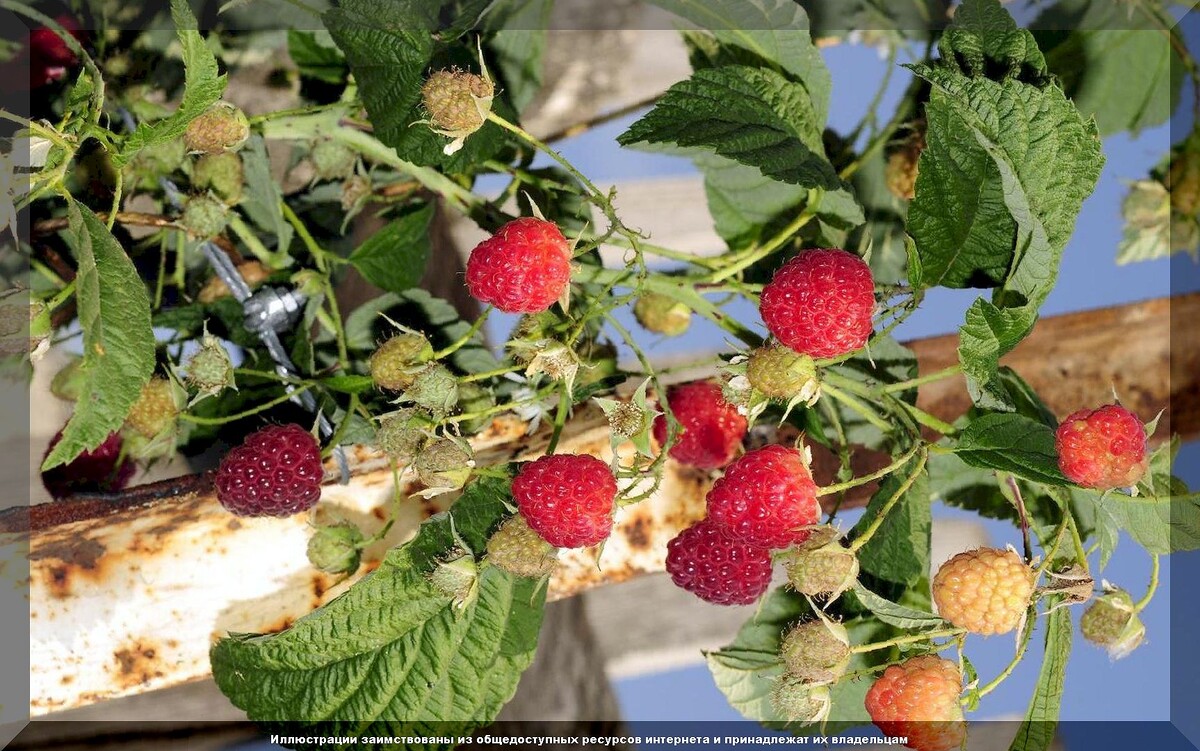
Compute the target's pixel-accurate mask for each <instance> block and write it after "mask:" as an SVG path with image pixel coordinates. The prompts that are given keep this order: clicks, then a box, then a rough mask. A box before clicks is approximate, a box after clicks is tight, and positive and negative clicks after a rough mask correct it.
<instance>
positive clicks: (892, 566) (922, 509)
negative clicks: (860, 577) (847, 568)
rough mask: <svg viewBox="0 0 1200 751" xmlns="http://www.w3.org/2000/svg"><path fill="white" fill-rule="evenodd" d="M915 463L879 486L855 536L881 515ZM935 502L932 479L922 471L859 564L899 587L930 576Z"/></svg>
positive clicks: (864, 550)
mask: <svg viewBox="0 0 1200 751" xmlns="http://www.w3.org/2000/svg"><path fill="white" fill-rule="evenodd" d="M915 463H916V460H915V459H914V460H913V461H910V462H909V463H908V464H906V465H904V467H901V468H900V469H898V470H896V471H895V472H893V473H891V474H890V475H888V476H887V478H886V479H884V481H883V482H882V483H880V484H879V490H877V491H875V495H873V496H871V500H870V502H869V503H868V504H867V508H866V511H865V512H864V513H863V516H862V518H861V519H859V521H858V523H857V524H855V525H854V529H853V530H851V535H854V534H856V533H857V534H861V533H862V532H863V530H865V529H866V528H867V527H868V526H869V525H870V524H871V523H872V522H873V521H874V520H875V519H876V518H877V517H878V516H879V512H880V510H881V509H882V508H883V505H884V504H885V503H887V501H888V499H890V498H891V497H892V496H893V495H894V494H895V493H896V491H897V490H899V488H900V486H901V484H903V482H904V481H905V479H907V478H908V476H909V474H910V472H911V468H912V466H913V465H914V464H915ZM932 500H933V498H932V495H931V494H930V492H929V477H928V475H926V474H925V473H924V472H922V473H921V475H920V476H919V477H918V478H917V479H916V481H915V482H914V483H913V484H912V486H911V487H910V488H909V489H908V490H907V491H906V492H905V493H904V496H903V497H902V498H901V499H900V501H899V502H898V503H897V505H896V506H894V507H893V508H892V509H891V511H890V512H889V513H888V515H887V517H886V518H885V519H884V521H883V525H882V526H881V527H880V528H879V529H878V530H877V531H876V532H875V534H874V535H873V536H872V537H871V539H870V540H868V541H867V543H866V544H865V545H863V546H862V548H861V549H860V550H859V551H858V562H859V565H860V566H861V567H862V570H863V571H866V572H867V573H869V574H873V575H874V576H876V577H878V578H880V579H884V580H886V581H890V582H895V583H897V584H912V583H914V582H916V581H917V580H918V579H920V578H921V577H922V576H926V575H927V574H928V573H929V546H930V537H929V535H930V530H931V529H932V527H933V512H932V510H931V509H932Z"/></svg>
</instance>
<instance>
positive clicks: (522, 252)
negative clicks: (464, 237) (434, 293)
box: [467, 216, 571, 313]
mask: <svg viewBox="0 0 1200 751" xmlns="http://www.w3.org/2000/svg"><path fill="white" fill-rule="evenodd" d="M570 282H571V251H570V247H569V245H568V244H567V239H566V238H565V237H563V234H562V232H561V231H559V229H558V227H557V226H555V224H554V223H553V222H547V221H546V220H544V219H536V218H534V217H528V216H527V217H522V218H520V219H515V220H513V221H511V222H509V223H508V224H506V225H504V226H503V227H501V228H500V229H499V230H498V231H497V232H496V234H494V235H492V236H491V237H490V238H488V239H487V240H484V241H483V242H481V243H479V245H476V246H475V249H474V250H472V251H471V257H470V258H469V259H468V260H467V289H469V290H470V291H471V294H472V295H473V296H474V297H475V299H477V300H480V301H482V302H485V303H491V304H492V305H495V306H496V307H497V308H499V309H500V310H503V311H504V312H506V313H537V312H539V311H542V310H546V309H548V308H549V307H550V306H552V305H554V303H555V302H556V301H557V300H558V299H559V298H560V297H562V295H563V292H564V291H565V290H566V288H567V285H569V284H570Z"/></svg>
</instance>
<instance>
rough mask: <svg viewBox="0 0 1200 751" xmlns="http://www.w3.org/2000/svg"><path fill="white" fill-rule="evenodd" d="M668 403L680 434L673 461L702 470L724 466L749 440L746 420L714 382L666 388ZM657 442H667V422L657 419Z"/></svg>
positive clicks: (671, 453) (697, 382)
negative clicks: (745, 441)
mask: <svg viewBox="0 0 1200 751" xmlns="http://www.w3.org/2000/svg"><path fill="white" fill-rule="evenodd" d="M667 404H668V405H669V406H670V407H671V413H672V414H674V415H675V419H676V420H678V421H679V425H680V428H681V431H680V433H679V435H678V436H677V437H676V440H675V445H674V446H672V447H671V451H670V455H671V458H672V459H674V460H675V461H677V462H679V463H680V464H687V465H690V466H692V467H699V468H701V469H716V468H717V467H724V466H725V465H726V464H728V463H729V462H730V461H731V460H732V459H733V457H734V455H735V454H737V450H738V447H740V446H741V445H742V439H743V438H745V437H746V427H747V425H746V418H745V416H744V415H742V414H741V413H740V412H738V410H737V407H735V406H733V405H732V404H730V403H729V402H727V401H725V397H724V396H723V395H722V394H721V387H720V386H718V385H717V384H715V383H713V382H712V381H692V382H691V383H683V384H679V385H677V386H672V387H671V388H669V389H667ZM654 440H656V441H658V443H659V444H660V445H663V444H665V443H666V442H667V420H666V418H665V417H662V416H661V415H660V416H659V417H658V418H656V419H655V420H654Z"/></svg>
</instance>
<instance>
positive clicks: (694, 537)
mask: <svg viewBox="0 0 1200 751" xmlns="http://www.w3.org/2000/svg"><path fill="white" fill-rule="evenodd" d="M667 573H668V574H670V575H671V581H673V582H675V585H676V586H678V587H681V588H683V589H686V590H687V591H689V592H691V593H692V594H694V595H696V596H697V597H699V598H700V599H701V600H705V601H707V602H711V603H713V604H716V605H749V604H751V603H753V602H754V601H755V600H757V599H758V598H759V597H762V595H763V593H764V592H766V591H767V588H768V587H770V586H771V554H770V552H768V551H767V550H766V549H764V548H756V547H752V546H750V545H744V544H742V543H740V542H735V541H734V540H731V539H730V538H729V536H728V535H727V534H726V533H725V531H724V530H722V529H720V528H719V527H717V525H715V524H713V523H712V522H711V521H708V520H705V521H702V522H698V523H696V524H693V525H692V526H690V527H688V528H687V529H685V530H683V531H682V532H680V533H679V534H678V535H676V536H675V539H673V540H671V541H670V542H669V543H667Z"/></svg>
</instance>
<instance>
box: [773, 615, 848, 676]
mask: <svg viewBox="0 0 1200 751" xmlns="http://www.w3.org/2000/svg"><path fill="white" fill-rule="evenodd" d="M779 656H780V657H781V658H782V659H783V664H784V666H785V667H786V668H787V671H788V673H789V674H790V675H791V676H793V677H794V678H798V679H800V680H802V681H804V682H805V683H809V684H826V683H833V682H834V681H836V680H837V679H838V678H840V677H841V676H842V674H843V673H845V672H846V666H847V665H849V664H850V636H849V635H848V634H847V633H846V629H845V627H844V626H842V625H841V624H840V623H834V622H832V621H827V620H825V619H823V618H816V619H813V620H811V621H804V622H803V623H799V624H797V625H796V626H795V627H793V628H792V630H790V631H788V632H787V634H786V635H785V636H784V637H783V642H782V643H781V644H780V647H779Z"/></svg>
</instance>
